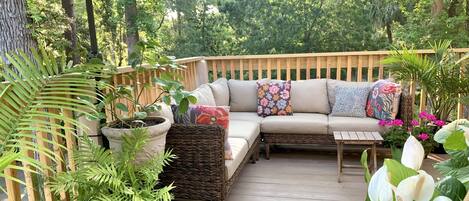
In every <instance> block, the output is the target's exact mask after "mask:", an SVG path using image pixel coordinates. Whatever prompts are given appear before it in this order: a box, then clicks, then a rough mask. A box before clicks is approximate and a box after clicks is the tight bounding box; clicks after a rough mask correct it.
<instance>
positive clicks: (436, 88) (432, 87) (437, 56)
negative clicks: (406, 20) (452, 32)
mask: <svg viewBox="0 0 469 201" xmlns="http://www.w3.org/2000/svg"><path fill="white" fill-rule="evenodd" d="M431 46H432V49H433V50H434V52H435V53H434V54H431V55H424V56H421V55H418V54H417V53H416V52H414V51H412V50H409V49H407V48H405V47H403V50H402V51H401V50H396V51H394V52H393V53H392V54H391V55H390V56H389V57H387V58H386V59H384V60H383V63H384V64H388V65H390V66H391V68H389V69H390V71H391V73H392V75H393V77H395V78H396V79H397V80H398V81H403V82H404V83H410V82H413V83H415V85H414V86H415V87H418V88H421V89H422V90H425V91H426V92H427V93H426V95H427V99H428V103H429V104H428V105H429V106H430V109H431V110H430V111H431V112H432V113H433V114H434V115H435V116H436V117H437V118H438V119H441V120H443V121H445V122H446V121H448V120H449V117H450V115H451V112H452V111H453V110H454V109H455V108H456V106H457V103H458V101H460V98H459V97H460V96H462V97H464V96H468V95H469V87H467V86H469V76H467V74H468V73H469V65H468V62H465V61H466V60H467V59H468V58H469V54H466V55H465V56H463V57H460V56H459V55H458V54H457V53H455V52H453V51H452V49H451V41H448V40H445V41H442V42H439V43H435V44H432V45H431ZM464 74H466V75H464Z"/></svg>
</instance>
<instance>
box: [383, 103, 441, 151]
mask: <svg viewBox="0 0 469 201" xmlns="http://www.w3.org/2000/svg"><path fill="white" fill-rule="evenodd" d="M378 124H379V125H380V126H386V127H388V129H387V132H386V133H385V135H384V143H385V145H386V146H388V147H391V148H393V149H400V148H402V147H403V145H404V143H405V141H406V140H407V138H408V136H409V134H411V135H412V136H414V137H415V138H416V139H417V140H418V141H419V142H420V143H421V144H422V146H423V147H424V149H425V153H426V154H428V153H430V152H431V151H432V150H433V149H434V148H435V147H436V146H437V145H438V143H436V142H435V140H433V135H434V134H435V132H436V131H437V130H438V128H441V127H442V126H444V125H445V122H444V121H442V120H439V119H437V118H436V117H435V115H433V114H430V113H428V112H425V111H423V112H421V113H420V114H419V115H418V119H414V120H412V121H411V122H410V125H408V126H406V125H404V121H402V120H400V119H395V120H380V121H379V123H378Z"/></svg>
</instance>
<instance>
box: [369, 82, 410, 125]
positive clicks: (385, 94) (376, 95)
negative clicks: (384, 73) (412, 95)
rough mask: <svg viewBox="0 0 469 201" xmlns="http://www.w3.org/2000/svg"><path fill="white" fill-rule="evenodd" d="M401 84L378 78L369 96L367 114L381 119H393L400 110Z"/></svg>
mask: <svg viewBox="0 0 469 201" xmlns="http://www.w3.org/2000/svg"><path fill="white" fill-rule="evenodd" d="M401 93H402V90H401V86H400V85H399V84H396V83H394V82H391V81H389V80H378V81H377V82H375V84H374V85H373V88H372V90H371V92H370V95H369V96H368V102H367V104H366V115H367V116H368V117H373V118H376V119H381V120H393V119H395V118H396V115H397V112H398V111H399V99H400V97H401Z"/></svg>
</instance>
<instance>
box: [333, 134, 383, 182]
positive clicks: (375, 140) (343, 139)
mask: <svg viewBox="0 0 469 201" xmlns="http://www.w3.org/2000/svg"><path fill="white" fill-rule="evenodd" d="M334 140H335V143H336V144H337V181H338V182H339V183H340V178H341V177H342V174H343V168H360V167H361V166H359V165H345V164H344V163H343V152H344V144H351V145H371V157H372V158H373V170H374V171H375V172H376V169H377V168H378V165H377V160H376V145H377V144H381V143H383V137H381V135H380V134H379V133H378V132H355V131H334Z"/></svg>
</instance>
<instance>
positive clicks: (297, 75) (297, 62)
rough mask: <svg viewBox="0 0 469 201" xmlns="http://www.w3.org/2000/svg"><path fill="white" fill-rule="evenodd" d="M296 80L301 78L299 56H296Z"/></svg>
mask: <svg viewBox="0 0 469 201" xmlns="http://www.w3.org/2000/svg"><path fill="white" fill-rule="evenodd" d="M296 80H301V61H300V58H299V57H298V58H296Z"/></svg>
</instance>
